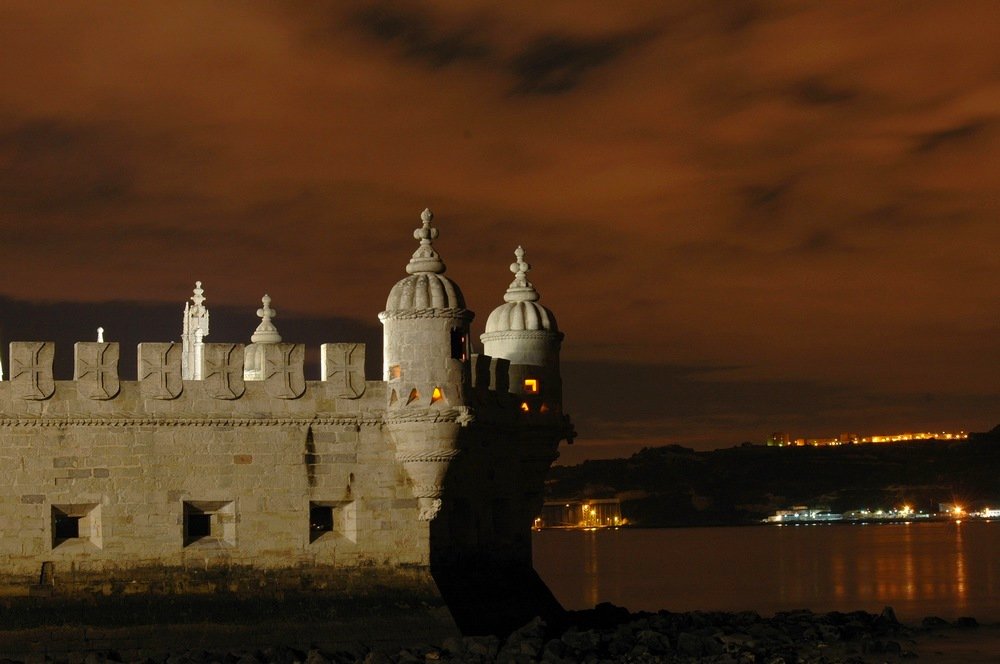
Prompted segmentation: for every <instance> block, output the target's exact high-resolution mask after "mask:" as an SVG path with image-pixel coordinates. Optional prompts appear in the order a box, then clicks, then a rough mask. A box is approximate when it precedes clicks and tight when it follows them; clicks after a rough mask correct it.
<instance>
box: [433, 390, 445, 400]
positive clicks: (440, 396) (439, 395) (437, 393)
mask: <svg viewBox="0 0 1000 664" xmlns="http://www.w3.org/2000/svg"><path fill="white" fill-rule="evenodd" d="M441 399H444V393H443V392H441V388H440V387H435V388H434V391H433V392H431V403H437V402H438V401H441Z"/></svg>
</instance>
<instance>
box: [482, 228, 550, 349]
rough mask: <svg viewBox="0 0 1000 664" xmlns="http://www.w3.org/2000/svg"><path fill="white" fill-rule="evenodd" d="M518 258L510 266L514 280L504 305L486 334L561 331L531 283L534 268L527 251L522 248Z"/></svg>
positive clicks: (494, 314) (493, 316)
mask: <svg viewBox="0 0 1000 664" xmlns="http://www.w3.org/2000/svg"><path fill="white" fill-rule="evenodd" d="M514 255H515V256H516V257H517V260H516V261H515V262H514V263H512V264H511V266H510V271H511V272H513V273H514V281H512V282H511V284H510V286H509V287H508V288H507V292H506V293H504V296H503V299H504V303H503V304H501V305H500V306H499V307H497V308H496V309H494V310H493V312H492V313H490V317H489V318H487V319H486V334H490V333H492V332H513V331H529V332H534V331H544V332H553V333H556V332H558V331H559V327H558V326H557V325H556V317H555V316H554V315H553V314H552V312H551V311H549V310H548V309H547V308H546V307H543V306H542V305H540V304H539V303H538V297H539V296H538V291H536V290H535V286H534V284H532V283H531V282H530V281H528V272H529V271H530V270H531V265H529V264H528V263H526V262H525V261H524V249H522V248H521V247H518V248H517V250H516V251H515V252H514Z"/></svg>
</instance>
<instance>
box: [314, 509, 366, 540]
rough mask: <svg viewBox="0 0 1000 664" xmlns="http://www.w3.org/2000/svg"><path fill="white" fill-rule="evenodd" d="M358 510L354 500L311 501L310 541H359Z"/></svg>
mask: <svg viewBox="0 0 1000 664" xmlns="http://www.w3.org/2000/svg"><path fill="white" fill-rule="evenodd" d="M357 539H358V510H357V508H356V506H355V504H354V501H353V500H323V501H315V502H314V501H309V542H310V543H312V542H320V541H323V542H357Z"/></svg>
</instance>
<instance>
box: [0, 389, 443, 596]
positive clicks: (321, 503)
mask: <svg viewBox="0 0 1000 664" xmlns="http://www.w3.org/2000/svg"><path fill="white" fill-rule="evenodd" d="M116 387H117V389H116V393H115V394H114V397H113V398H109V399H103V400H95V399H93V398H91V397H90V396H87V395H86V394H85V393H84V392H83V390H81V387H80V384H79V381H55V383H54V389H53V391H52V394H51V395H50V396H49V397H48V398H46V399H43V400H30V399H23V398H18V397H17V396H15V391H16V388H15V386H14V384H13V383H11V382H2V383H0V556H2V559H3V560H4V565H3V566H2V567H0V593H3V594H7V595H10V594H24V593H27V592H28V591H29V588H31V587H32V586H41V587H45V586H48V585H53V584H55V585H56V586H57V587H58V584H59V583H60V582H62V583H64V584H65V583H68V582H69V579H81V580H82V579H88V580H87V581H86V582H84V581H80V583H83V584H84V585H86V584H90V583H98V584H100V583H103V582H107V583H112V582H114V583H117V582H119V581H122V580H127V581H129V582H130V583H132V584H133V586H134V587H131V588H129V591H130V592H131V591H135V592H139V591H141V590H144V589H147V590H154V591H165V592H170V591H171V588H170V586H171V583H169V582H163V583H159V584H158V583H157V582H156V579H157V578H160V579H166V578H169V576H170V575H165V574H162V573H160V574H159V575H157V574H152V575H150V574H144V573H140V570H141V569H159V570H163V569H164V568H170V567H176V568H196V567H197V568H210V567H213V566H225V567H231V568H238V567H240V566H247V567H252V568H255V569H269V568H292V567H301V566H309V567H320V568H321V567H323V566H332V567H346V566H364V565H391V566H394V565H424V566H426V565H427V564H428V556H429V553H428V534H427V524H426V523H423V522H420V521H419V520H418V519H417V506H416V500H415V499H414V498H413V497H412V493H411V491H410V490H409V488H408V486H407V480H406V477H405V474H404V473H403V471H402V469H401V468H400V466H399V464H397V463H396V461H395V459H394V456H393V449H392V448H391V446H390V445H389V444H388V443H387V441H386V438H385V437H384V436H383V434H382V431H381V412H382V409H383V408H384V403H385V385H384V383H381V382H368V383H366V384H365V385H364V391H363V395H362V396H360V397H358V398H343V397H338V396H337V393H338V390H340V389H341V388H340V387H339V386H338V384H337V383H336V382H329V381H327V382H321V381H315V382H314V381H309V382H306V383H305V385H304V391H303V393H302V395H301V396H300V397H298V398H295V399H276V398H274V397H272V396H271V395H270V394H268V389H267V385H266V384H265V383H264V382H250V381H248V382H247V383H246V384H245V387H244V391H243V393H242V394H241V395H240V396H239V397H238V398H233V399H219V398H213V397H212V396H210V395H209V394H208V393H207V390H208V386H207V385H206V383H205V382H204V381H184V383H183V391H181V392H180V394H179V395H178V396H177V397H175V398H172V399H156V398H149V397H147V396H145V395H144V394H143V390H142V386H141V384H140V383H137V382H131V381H121V382H120V384H119V385H117V386H116ZM158 585H159V587H157V586H158ZM174 585H175V586H176V584H174ZM188 585H189V586H190V584H188ZM188 590H191V588H190V587H189V588H188Z"/></svg>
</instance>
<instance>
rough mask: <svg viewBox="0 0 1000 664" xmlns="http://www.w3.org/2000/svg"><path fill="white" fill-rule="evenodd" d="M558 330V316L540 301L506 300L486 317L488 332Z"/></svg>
mask: <svg viewBox="0 0 1000 664" xmlns="http://www.w3.org/2000/svg"><path fill="white" fill-rule="evenodd" d="M515 330H516V331H521V330H527V331H536V330H543V331H547V332H558V331H559V328H558V326H557V325H556V317H555V316H554V315H553V314H552V312H551V311H549V310H548V309H546V308H545V307H543V306H542V305H540V304H538V302H530V301H529V302H505V303H503V304H501V305H500V306H499V307H497V308H496V309H494V310H493V312H492V313H491V314H490V317H489V318H487V319H486V333H487V334H489V333H490V332H510V331H515Z"/></svg>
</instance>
